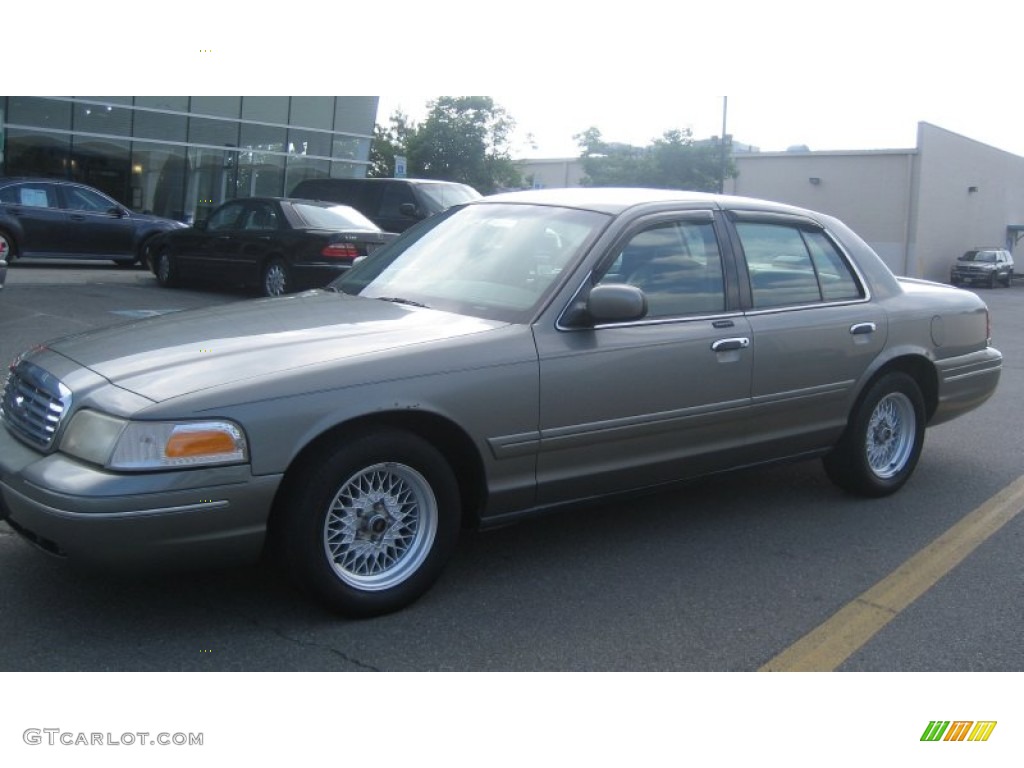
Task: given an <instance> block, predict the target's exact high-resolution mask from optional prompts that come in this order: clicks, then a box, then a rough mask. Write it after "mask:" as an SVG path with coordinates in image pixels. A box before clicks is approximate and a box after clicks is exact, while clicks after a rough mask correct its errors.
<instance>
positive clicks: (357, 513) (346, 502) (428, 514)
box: [323, 462, 438, 591]
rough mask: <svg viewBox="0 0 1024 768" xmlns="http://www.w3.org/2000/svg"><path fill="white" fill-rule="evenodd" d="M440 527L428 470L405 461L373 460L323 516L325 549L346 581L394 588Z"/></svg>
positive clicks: (372, 588) (411, 569)
mask: <svg viewBox="0 0 1024 768" xmlns="http://www.w3.org/2000/svg"><path fill="white" fill-rule="evenodd" d="M437 528H438V505H437V500H436V499H435V497H434V493H433V491H432V490H431V487H430V484H429V483H428V482H427V480H426V479H425V478H424V477H423V475H421V474H420V473H419V472H417V471H416V470H415V469H413V468H412V467H409V466H406V465H405V464H397V463H392V462H387V463H381V464H374V465H373V466H370V467H367V468H365V469H363V470H361V471H359V472H357V473H356V474H355V475H353V476H352V477H350V478H349V479H348V480H347V481H345V483H344V484H343V485H342V486H341V488H340V489H339V490H338V492H337V494H335V496H334V499H333V500H332V501H331V504H330V508H329V509H328V511H327V517H326V519H325V521H324V528H323V545H324V551H325V553H326V555H327V559H328V562H329V563H330V564H331V567H332V568H333V570H334V573H335V575H336V576H337V577H338V578H339V579H341V580H342V581H343V582H345V583H346V584H348V585H350V586H352V587H354V588H356V589H360V590H366V591H380V590H385V589H390V588H392V587H394V586H395V585H397V584H401V583H402V582H403V581H405V580H406V579H408V578H409V577H410V576H412V575H413V574H414V573H416V572H417V571H418V570H419V568H420V566H421V565H422V564H423V561H424V560H425V559H426V557H427V555H428V554H429V553H430V550H431V547H432V546H433V543H434V537H435V536H436V534H437Z"/></svg>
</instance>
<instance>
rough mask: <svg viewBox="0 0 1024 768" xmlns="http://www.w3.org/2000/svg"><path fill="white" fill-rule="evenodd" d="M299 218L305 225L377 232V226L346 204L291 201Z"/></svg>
mask: <svg viewBox="0 0 1024 768" xmlns="http://www.w3.org/2000/svg"><path fill="white" fill-rule="evenodd" d="M292 210H294V211H295V212H296V213H297V214H298V215H299V218H300V219H302V221H303V222H305V224H306V225H307V226H310V227H316V228H319V229H357V230H363V231H366V232H379V231H380V229H379V227H378V226H377V225H376V224H374V223H373V222H372V221H370V220H369V219H368V218H366V217H365V216H363V214H361V213H360V212H359V211H357V210H356V209H355V208H349V207H348V206H347V205H332V206H322V205H312V204H310V203H292Z"/></svg>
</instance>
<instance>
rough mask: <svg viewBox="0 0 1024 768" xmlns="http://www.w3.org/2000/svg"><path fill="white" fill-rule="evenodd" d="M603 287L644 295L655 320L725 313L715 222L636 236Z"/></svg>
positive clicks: (677, 225)
mask: <svg viewBox="0 0 1024 768" xmlns="http://www.w3.org/2000/svg"><path fill="white" fill-rule="evenodd" d="M600 282H601V283H627V284H629V285H635V286H636V287H637V288H639V289H640V290H642V291H643V292H644V295H645V296H646V297H647V317H649V318H664V317H676V316H680V315H688V314H694V313H708V312H721V311H722V310H724V309H725V284H724V280H723V273H722V257H721V253H720V251H719V249H718V240H717V239H716V238H715V232H714V227H713V226H712V224H711V223H710V222H685V221H679V222H672V223H667V224H659V225H657V226H654V227H651V228H649V229H645V230H643V231H641V232H638V233H636V234H634V235H633V236H632V237H630V238H629V240H628V241H627V242H626V244H625V245H624V246H623V247H622V249H621V250H620V251H619V254H618V256H617V257H616V258H615V260H614V261H613V262H612V264H611V266H610V268H609V270H608V271H607V272H606V273H605V275H604V276H603V277H602V278H601V280H600Z"/></svg>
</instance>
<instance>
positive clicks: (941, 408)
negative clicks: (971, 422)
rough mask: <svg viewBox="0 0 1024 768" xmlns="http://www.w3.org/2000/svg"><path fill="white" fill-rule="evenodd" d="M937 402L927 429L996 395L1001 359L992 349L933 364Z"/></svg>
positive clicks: (1000, 354) (1000, 355)
mask: <svg viewBox="0 0 1024 768" xmlns="http://www.w3.org/2000/svg"><path fill="white" fill-rule="evenodd" d="M935 367H936V370H937V372H938V376H939V401H938V407H937V408H936V410H935V414H934V415H933V416H932V419H931V421H930V422H929V425H935V424H942V423H943V422H945V421H950V420H951V419H955V418H956V417H957V416H959V415H961V414H963V413H966V412H967V411H970V410H973V409H974V408H977V407H978V406H979V405H981V404H982V403H984V402H985V401H986V400H988V399H989V398H990V397H992V395H993V394H994V393H995V391H996V385H997V384H999V376H1000V374H1001V373H1002V369H1003V355H1002V353H1000V351H999V350H998V349H996V348H995V347H986V348H985V349H983V350H979V351H978V352H971V353H970V354H966V355H959V356H957V357H950V358H946V359H945V360H937V361H936V363H935Z"/></svg>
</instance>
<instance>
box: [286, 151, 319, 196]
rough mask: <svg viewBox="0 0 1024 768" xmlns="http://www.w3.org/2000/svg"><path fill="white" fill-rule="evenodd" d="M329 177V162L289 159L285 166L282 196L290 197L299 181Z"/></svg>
mask: <svg viewBox="0 0 1024 768" xmlns="http://www.w3.org/2000/svg"><path fill="white" fill-rule="evenodd" d="M330 175H331V162H330V160H321V159H316V158H311V157H289V158H288V163H287V165H285V184H284V190H285V191H284V194H285V195H290V194H291V193H292V190H293V189H295V187H296V186H298V184H299V182H300V181H305V180H306V179H326V178H328V177H329V176H330Z"/></svg>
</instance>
